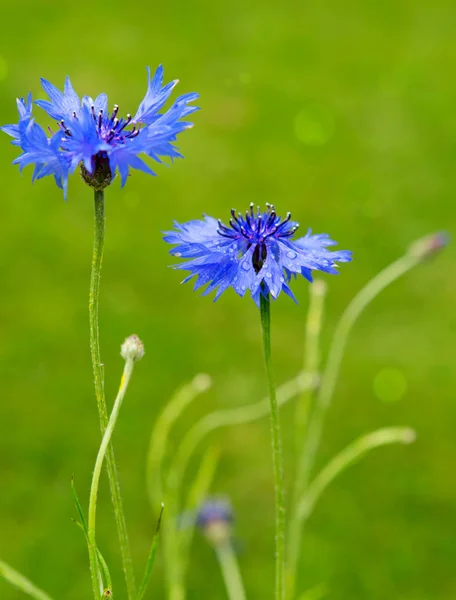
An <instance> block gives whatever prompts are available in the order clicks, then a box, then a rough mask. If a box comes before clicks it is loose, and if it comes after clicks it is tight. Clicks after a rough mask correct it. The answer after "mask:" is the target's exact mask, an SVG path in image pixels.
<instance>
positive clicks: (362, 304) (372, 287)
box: [287, 252, 420, 600]
mask: <svg viewBox="0 0 456 600" xmlns="http://www.w3.org/2000/svg"><path fill="white" fill-rule="evenodd" d="M419 262H420V258H419V257H418V256H415V255H413V254H412V253H410V252H408V253H407V254H405V255H404V256H402V257H401V258H399V259H398V260H396V261H395V262H393V263H392V264H391V265H389V266H388V267H386V268H385V269H383V271H381V272H380V273H379V274H378V275H376V276H375V277H374V278H373V279H371V281H369V282H368V283H367V285H366V286H364V288H363V289H362V290H361V291H360V292H359V293H358V294H357V295H356V296H355V297H354V298H353V300H352V301H351V302H350V304H349V305H348V307H347V308H346V309H345V311H344V313H343V314H342V316H341V318H340V320H339V323H338V324H337V327H336V330H335V332H334V336H333V339H332V342H331V346H330V349H329V354H328V360H327V362H326V367H325V370H324V372H323V376H322V382H321V387H320V389H319V391H318V393H317V396H316V400H315V406H314V409H313V412H312V414H311V416H310V420H309V423H308V428H307V435H306V438H305V442H304V449H303V453H302V456H301V459H300V467H299V488H300V489H299V490H298V492H299V494H300V495H302V494H303V493H304V492H305V490H306V488H307V486H308V482H309V478H310V473H311V470H312V467H313V465H314V462H315V456H316V453H317V450H318V446H319V444H320V439H321V434H322V430H323V423H324V419H325V416H326V412H327V410H328V408H329V406H330V404H331V399H332V395H333V392H334V388H335V385H336V381H337V377H338V375H339V371H340V365H341V362H342V358H343V353H344V350H345V345H346V343H347V339H348V336H349V335H350V332H351V330H352V328H353V325H354V324H355V322H356V321H357V319H358V317H359V316H360V314H361V313H362V312H363V311H364V309H365V308H366V306H368V304H369V303H370V302H372V300H373V299H374V298H375V297H376V296H377V295H378V294H379V293H380V292H381V291H382V290H383V289H385V288H386V287H387V286H388V285H390V284H391V283H393V281H395V280H396V279H398V278H399V277H401V276H402V275H404V273H407V271H409V270H410V269H412V268H413V267H415V266H416V265H417V264H418V263H419ZM299 521H300V519H299V514H298V503H294V504H293V508H292V514H291V519H290V522H291V523H294V527H293V529H292V530H291V529H290V538H289V540H288V547H287V598H289V599H290V600H292V599H293V597H294V593H295V587H296V573H297V566H298V560H299V554H300V548H301V539H302V531H301V529H302V528H301V524H300V522H299Z"/></svg>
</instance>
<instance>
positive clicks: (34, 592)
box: [0, 560, 52, 600]
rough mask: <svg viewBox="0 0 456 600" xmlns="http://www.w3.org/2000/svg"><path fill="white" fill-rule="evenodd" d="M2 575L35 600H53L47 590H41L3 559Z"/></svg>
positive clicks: (0, 565) (1, 563) (0, 573)
mask: <svg viewBox="0 0 456 600" xmlns="http://www.w3.org/2000/svg"><path fill="white" fill-rule="evenodd" d="M0 577H3V578H4V579H6V581H8V582H9V583H11V585H14V587H16V588H17V589H19V590H21V592H24V594H28V595H29V596H31V597H32V598H35V600H52V598H51V597H50V596H49V595H48V594H46V592H43V590H40V588H38V587H36V585H35V584H33V583H32V582H31V581H30V580H29V579H27V577H24V576H23V575H21V574H20V573H19V572H18V571H16V570H15V569H13V568H12V567H10V566H9V565H8V564H7V563H5V562H3V561H2V560H0Z"/></svg>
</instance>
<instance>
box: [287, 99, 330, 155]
mask: <svg viewBox="0 0 456 600" xmlns="http://www.w3.org/2000/svg"><path fill="white" fill-rule="evenodd" d="M294 130H295V134H296V137H297V138H298V139H299V140H300V141H301V142H303V143H304V144H306V146H324V145H325V144H327V143H328V142H329V140H330V139H331V138H332V136H333V135H334V114H333V112H332V110H331V109H330V108H329V107H328V106H325V105H324V104H317V103H310V104H308V105H307V106H305V107H304V108H303V109H302V110H301V111H300V112H299V113H298V114H297V115H296V118H295V122H294Z"/></svg>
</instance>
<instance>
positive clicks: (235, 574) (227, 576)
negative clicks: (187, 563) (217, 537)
mask: <svg viewBox="0 0 456 600" xmlns="http://www.w3.org/2000/svg"><path fill="white" fill-rule="evenodd" d="M215 553H216V555H217V559H218V561H219V564H220V569H221V571H222V575H223V580H224V582H225V587H226V591H227V592H228V598H229V600H245V590H244V584H243V582H242V576H241V572H240V570H239V565H238V562H237V560H236V555H235V553H234V550H233V546H232V545H231V543H230V542H227V543H225V544H219V545H216V546H215Z"/></svg>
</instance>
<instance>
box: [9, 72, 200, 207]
mask: <svg viewBox="0 0 456 600" xmlns="http://www.w3.org/2000/svg"><path fill="white" fill-rule="evenodd" d="M147 72H148V88H147V93H146V95H145V97H144V99H143V101H142V102H141V104H140V105H139V108H138V110H137V111H136V114H135V115H134V116H133V117H132V116H131V115H129V114H128V115H127V116H126V118H118V116H117V115H118V110H119V108H118V106H117V105H114V108H113V110H112V112H111V113H109V112H107V106H108V98H107V96H106V94H100V95H99V96H98V97H97V98H96V99H95V100H92V98H90V97H89V96H84V97H83V98H82V100H81V99H80V98H79V96H78V95H77V94H76V92H75V91H74V89H73V87H72V85H71V82H70V79H69V78H68V77H67V78H66V81H65V87H64V91H63V92H61V91H60V90H59V89H57V88H56V87H55V86H54V85H52V84H51V83H49V81H46V80H45V79H42V80H41V83H42V85H43V88H44V90H45V92H46V93H47V95H48V96H49V100H37V101H36V102H35V104H37V105H38V106H40V107H41V108H43V109H44V110H45V111H46V112H47V113H48V114H49V115H50V116H51V117H52V118H53V119H55V120H56V121H57V123H58V130H57V132H56V133H52V132H51V136H50V137H48V136H47V135H46V133H45V132H44V130H43V129H42V128H41V127H40V126H39V125H37V124H36V123H35V121H34V119H33V117H32V97H31V94H29V95H28V98H27V100H25V99H24V98H21V99H19V100H17V106H18V110H19V123H18V124H14V125H6V126H4V127H1V128H0V129H1V130H2V131H4V132H5V133H7V134H8V135H10V136H11V137H12V138H13V141H12V144H14V145H16V146H20V148H21V149H22V154H21V155H20V156H19V157H18V158H16V160H14V161H13V162H14V164H19V166H20V169H21V171H22V169H23V167H25V166H27V165H29V164H34V165H35V169H34V172H33V181H34V180H35V179H41V178H42V177H45V176H46V175H53V176H54V178H55V181H56V183H57V185H58V186H59V187H60V188H63V190H64V194H65V197H66V192H67V186H68V175H69V174H72V173H73V172H74V171H75V169H76V167H77V166H78V165H81V171H82V175H83V178H84V179H85V181H86V182H87V183H88V184H89V185H91V186H92V187H94V188H95V189H103V188H104V187H106V186H107V185H109V184H110V183H111V181H112V179H113V178H114V176H115V173H116V171H117V170H118V172H119V173H120V177H121V180H122V186H123V185H125V182H126V180H127V177H128V175H129V171H130V167H131V168H133V169H139V170H141V171H144V172H145V173H148V174H150V175H155V173H154V172H153V171H152V169H151V168H150V167H149V166H148V165H147V164H146V163H145V162H144V161H143V160H142V159H141V158H139V156H138V155H140V154H144V155H146V156H149V157H150V158H152V159H153V160H155V161H157V162H161V158H160V157H164V156H167V157H170V158H171V159H174V158H176V157H181V154H179V152H178V151H177V149H176V147H175V146H174V142H175V141H176V137H177V134H178V133H180V132H181V131H183V130H184V129H187V128H189V127H191V126H192V124H191V123H188V122H186V121H182V119H184V118H185V117H186V116H188V115H189V114H191V113H193V112H194V111H195V110H197V107H195V106H189V104H190V103H191V102H193V101H194V100H196V98H198V94H194V93H191V94H184V95H183V96H179V97H178V98H177V99H176V100H175V102H174V104H173V105H172V106H171V107H170V108H169V109H168V110H167V111H166V112H163V113H160V112H159V111H160V110H161V109H162V108H163V106H164V104H165V102H166V101H167V99H168V98H169V96H170V94H171V92H172V90H173V88H174V87H175V85H176V84H177V80H176V81H172V82H171V83H168V84H166V85H165V86H163V67H162V66H160V67H158V69H157V71H156V73H155V75H154V77H153V78H152V79H151V76H150V70H149V68H148V69H147Z"/></svg>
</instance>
